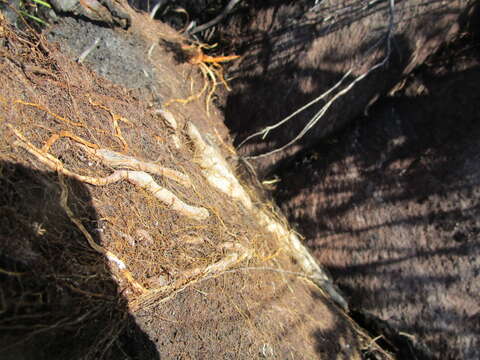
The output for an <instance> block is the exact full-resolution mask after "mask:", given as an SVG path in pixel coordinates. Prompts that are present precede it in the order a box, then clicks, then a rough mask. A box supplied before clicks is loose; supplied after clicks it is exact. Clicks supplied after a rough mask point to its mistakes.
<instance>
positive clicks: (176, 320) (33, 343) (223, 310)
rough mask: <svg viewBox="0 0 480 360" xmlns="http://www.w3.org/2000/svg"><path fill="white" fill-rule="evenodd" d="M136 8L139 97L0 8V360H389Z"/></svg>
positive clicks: (196, 76)
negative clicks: (252, 182)
mask: <svg viewBox="0 0 480 360" xmlns="http://www.w3.org/2000/svg"><path fill="white" fill-rule="evenodd" d="M129 14H130V16H131V18H132V26H131V29H130V30H129V31H128V32H124V30H120V29H119V30H115V31H118V34H122V35H120V36H119V37H118V38H120V37H122V36H124V37H125V38H128V39H129V41H131V42H132V43H135V44H136V43H138V44H143V45H142V46H143V51H144V54H146V55H145V58H146V59H147V60H148V62H149V64H150V66H151V67H149V69H148V70H146V71H147V74H151V75H152V76H151V78H153V79H155V81H152V83H153V84H154V85H155V86H156V90H155V91H152V92H150V93H149V94H150V95H149V96H150V97H147V96H146V97H143V96H142V91H141V90H138V89H137V90H127V89H126V88H125V87H122V86H120V85H115V84H113V83H111V82H109V81H108V80H106V79H104V78H102V77H100V76H99V75H98V74H96V73H94V72H93V71H92V70H90V69H89V68H87V67H86V66H83V65H80V64H78V63H76V62H75V61H73V60H72V59H71V58H69V57H68V56H66V55H64V54H63V53H62V52H61V51H60V50H59V47H58V46H57V45H52V44H51V43H49V42H47V41H46V40H45V39H44V38H42V37H38V36H37V35H35V34H34V33H33V32H31V31H29V30H28V29H27V30H26V31H24V32H16V31H14V30H13V29H11V28H10V26H9V25H8V24H7V23H6V22H5V21H4V20H3V18H2V19H0V45H1V46H0V51H1V57H0V67H1V72H0V78H1V82H2V85H3V86H2V88H1V90H0V109H1V110H0V127H1V132H0V161H1V163H0V164H1V167H0V182H1V186H2V190H3V191H2V194H1V197H0V200H1V202H0V214H1V217H0V219H1V220H0V221H1V222H0V226H1V227H0V237H1V240H2V247H1V248H0V281H1V285H2V286H1V294H0V295H1V305H2V307H1V313H0V332H1V336H0V339H1V340H0V351H1V354H2V357H3V358H11V359H47V358H48V359H52V358H56V359H65V358H70V359H77V358H82V359H89V358H91V359H100V358H132V359H156V358H161V357H165V358H248V359H250V358H258V357H262V358H279V357H280V358H287V357H290V356H291V357H294V358H325V359H331V358H337V359H360V358H361V357H362V354H366V355H365V356H376V358H391V357H390V356H389V355H388V354H387V353H385V352H383V351H381V349H379V348H378V346H377V345H376V343H375V341H373V340H372V339H371V338H369V336H368V335H367V334H365V333H364V332H363V331H362V330H361V329H360V328H359V327H357V326H356V325H355V324H354V323H353V322H352V320H351V319H350V318H349V317H348V316H347V315H346V314H345V313H344V312H343V311H342V310H341V309H340V308H339V307H338V306H336V305H335V304H334V301H331V300H330V299H331V296H332V295H333V296H334V297H333V300H335V301H336V302H338V303H340V304H342V303H341V301H340V300H339V299H338V298H335V289H334V286H333V284H331V280H330V279H329V277H328V276H327V275H326V274H325V273H324V272H323V271H322V269H321V268H320V267H319V265H318V264H317V263H315V261H314V260H313V259H312V258H311V256H310V255H309V254H308V252H306V251H305V249H304V248H303V246H302V245H301V243H300V240H299V238H298V235H297V234H296V233H295V232H293V231H291V230H290V229H289V228H288V226H287V225H286V223H285V221H284V220H283V218H282V217H281V215H280V214H278V213H277V212H276V210H275V207H274V206H273V205H271V204H268V203H266V202H265V201H262V202H261V201H259V199H260V197H259V196H258V193H257V191H256V190H255V188H254V187H253V186H248V185H246V184H245V183H244V182H240V181H239V180H238V177H237V176H236V175H235V172H233V171H232V166H231V165H230V164H229V163H228V162H227V161H226V160H225V158H226V154H228V155H230V156H235V152H234V150H233V149H232V148H231V146H230V145H229V142H228V139H227V137H226V133H227V132H226V129H225V128H224V127H223V125H222V122H221V119H220V118H219V117H218V110H216V109H213V108H212V109H211V111H210V114H208V113H207V109H206V100H208V99H209V97H208V94H209V93H208V92H206V91H202V89H206V87H205V86H206V85H204V81H203V79H202V73H201V72H199V70H198V67H199V65H191V64H177V63H176V62H175V61H174V59H173V55H172V54H171V53H168V51H167V49H166V48H165V47H162V46H161V44H162V42H160V40H159V39H158V37H160V38H162V37H163V40H165V39H166V40H168V41H169V42H175V41H178V42H179V43H180V44H181V42H182V41H183V40H182V39H181V38H179V36H178V34H176V33H174V32H173V31H171V30H169V29H167V28H166V27H164V26H162V25H160V24H158V25H154V24H153V23H149V22H148V20H147V17H146V16H145V15H142V14H139V13H134V12H132V11H129ZM0 15H1V13H0ZM68 21H72V20H68ZM75 21H77V22H78V24H82V23H81V21H82V20H80V19H77V20H75ZM139 24H142V26H140V25H139ZM60 26H61V25H60ZM89 26H90V25H89ZM109 31H110V30H109ZM64 33H65V32H64V31H63V30H62V31H59V32H58V33H57V34H64ZM118 34H117V35H118ZM118 41H120V40H118ZM116 43H117V44H118V42H116ZM64 44H65V43H64ZM152 45H153V46H152ZM149 50H150V51H149ZM64 51H65V52H66V51H67V50H66V49H65V48H64ZM75 57H76V56H75ZM137 58H138V57H137ZM134 61H136V60H134ZM152 64H154V65H152ZM149 76H150V75H149ZM189 76H190V78H189ZM187 79H188V80H187ZM207 86H208V83H207ZM209 91H211V90H209ZM156 92H158V94H161V96H160V97H159V98H161V99H162V103H163V104H162V105H163V106H161V107H159V106H157V105H159V102H158V99H155V97H154V94H155V93H156ZM198 94H200V95H198ZM165 99H168V100H170V101H168V100H166V101H165ZM167 104H170V106H168V108H167V106H166V105H167ZM322 289H323V290H322Z"/></svg>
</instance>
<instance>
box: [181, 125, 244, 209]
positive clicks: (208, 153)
mask: <svg viewBox="0 0 480 360" xmlns="http://www.w3.org/2000/svg"><path fill="white" fill-rule="evenodd" d="M187 134H188V137H189V138H190V139H191V140H192V142H193V145H194V148H195V153H196V155H197V157H196V159H195V160H196V162H198V164H199V165H200V166H201V168H202V174H203V176H204V177H205V178H206V179H207V181H208V182H209V184H210V185H212V186H213V187H215V188H217V189H218V190H220V191H221V192H223V193H224V194H226V195H228V196H230V197H232V198H234V199H235V200H238V201H240V202H241V203H242V204H243V206H245V208H247V209H251V208H252V201H251V199H250V196H249V195H248V194H247V192H246V191H245V189H244V188H243V187H242V185H240V183H239V182H238V179H237V177H236V176H235V175H234V174H233V172H232V170H231V169H230V166H229V165H228V163H227V162H226V161H225V159H224V157H223V156H222V154H220V152H219V151H218V150H217V149H215V148H214V147H213V146H211V145H208V144H207V143H206V142H205V140H204V139H203V138H202V136H201V135H200V132H199V131H198V129H197V127H196V126H195V125H193V124H192V123H191V122H189V123H188V124H187Z"/></svg>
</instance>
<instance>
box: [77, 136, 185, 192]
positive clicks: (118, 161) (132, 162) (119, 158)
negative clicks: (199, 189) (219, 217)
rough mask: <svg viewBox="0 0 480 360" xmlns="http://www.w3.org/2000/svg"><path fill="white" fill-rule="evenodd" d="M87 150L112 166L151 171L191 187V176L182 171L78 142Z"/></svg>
mask: <svg viewBox="0 0 480 360" xmlns="http://www.w3.org/2000/svg"><path fill="white" fill-rule="evenodd" d="M78 146H80V147H81V148H82V149H83V150H84V151H85V152H87V153H89V154H90V155H92V156H94V157H96V158H98V159H99V160H100V161H101V162H102V163H103V164H105V165H108V166H112V167H114V168H128V169H132V170H139V171H145V172H149V173H151V174H155V175H159V176H164V177H166V178H168V179H171V180H174V181H176V182H177V183H179V184H182V185H183V186H185V187H191V186H192V182H191V180H190V178H189V177H188V176H187V175H185V174H183V173H181V172H180V171H177V170H173V169H169V168H166V167H163V166H160V165H158V164H156V163H153V162H149V161H142V160H138V159H137V158H134V157H133V156H128V155H123V154H120V153H118V152H116V151H112V150H108V149H91V148H89V147H87V146H85V145H82V144H78Z"/></svg>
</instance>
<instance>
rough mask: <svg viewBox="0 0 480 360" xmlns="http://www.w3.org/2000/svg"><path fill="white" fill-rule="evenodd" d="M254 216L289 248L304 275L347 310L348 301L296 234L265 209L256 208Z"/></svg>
mask: <svg viewBox="0 0 480 360" xmlns="http://www.w3.org/2000/svg"><path fill="white" fill-rule="evenodd" d="M256 216H257V219H258V222H259V224H260V225H262V226H265V228H266V229H267V230H268V231H269V232H271V233H272V234H275V235H276V237H277V238H278V239H279V240H280V241H281V242H282V243H284V244H285V245H286V246H288V248H290V250H291V252H290V254H291V256H292V257H293V259H295V261H296V262H297V263H298V265H300V267H301V268H302V270H303V271H304V272H305V275H306V277H308V278H309V279H310V280H312V281H313V282H314V283H315V284H316V285H317V286H318V287H320V288H321V289H323V290H324V291H325V292H327V293H328V294H329V295H330V296H331V297H332V299H333V300H334V301H335V302H336V303H337V304H338V305H340V306H341V307H342V308H343V309H345V310H348V303H347V302H346V300H345V299H344V298H343V296H342V295H341V294H340V292H339V291H338V290H337V289H336V287H335V285H333V282H332V279H331V278H330V276H329V275H328V274H327V273H326V272H325V270H323V269H322V267H321V266H320V264H318V262H317V261H316V260H315V258H314V257H313V256H312V254H310V251H308V249H307V248H306V247H305V246H304V245H303V244H302V242H301V240H300V239H299V237H298V235H297V234H295V233H294V232H293V231H289V230H288V229H287V227H286V226H285V225H283V224H282V223H280V222H278V221H276V220H275V219H273V218H272V217H271V216H270V215H269V214H267V213H266V212H265V211H262V210H257V211H256Z"/></svg>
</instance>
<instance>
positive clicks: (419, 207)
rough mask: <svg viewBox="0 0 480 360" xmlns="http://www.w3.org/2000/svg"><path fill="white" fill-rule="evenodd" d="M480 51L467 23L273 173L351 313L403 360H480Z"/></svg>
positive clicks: (280, 195) (285, 204)
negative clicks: (365, 108) (360, 113)
mask: <svg viewBox="0 0 480 360" xmlns="http://www.w3.org/2000/svg"><path fill="white" fill-rule="evenodd" d="M472 29H476V27H473V28H472ZM479 49H480V47H479V42H478V37H476V36H475V33H474V32H472V31H468V30H467V31H466V32H464V36H463V37H462V38H461V39H459V40H457V41H456V42H454V43H450V44H448V45H447V46H444V47H443V48H442V49H441V50H440V51H439V52H438V53H437V54H436V55H435V56H433V57H431V58H430V59H429V60H428V61H427V63H426V64H425V65H424V66H422V67H420V68H419V69H418V70H416V71H415V72H414V73H413V74H412V75H411V76H410V77H408V78H407V79H405V81H404V82H403V83H402V84H400V85H399V86H398V87H397V88H396V89H395V90H394V91H392V93H391V94H390V95H389V96H387V97H384V98H381V99H379V100H378V102H377V103H375V104H374V105H373V106H372V108H371V109H370V111H369V114H368V116H365V117H361V118H358V119H357V120H356V121H354V123H353V124H351V125H350V126H349V127H348V128H347V129H346V130H344V131H342V132H339V133H337V134H335V135H334V136H332V137H329V138H327V139H325V140H324V141H322V143H321V144H319V145H318V146H316V147H315V148H314V149H312V150H311V151H308V152H304V153H303V154H301V155H300V156H298V157H297V158H296V159H295V160H294V161H292V162H291V163H290V164H289V166H287V167H285V168H283V169H282V171H280V172H278V173H277V174H276V175H277V176H278V177H279V178H280V179H281V182H280V183H279V184H278V185H277V186H278V187H277V190H276V192H275V194H276V199H277V201H278V203H279V204H281V207H282V209H283V210H284V211H285V213H287V214H288V217H289V220H290V221H291V222H292V223H293V224H295V225H296V226H297V228H298V229H299V231H301V232H302V233H303V234H305V236H306V238H307V239H309V240H308V244H309V246H310V248H311V249H312V250H313V251H314V252H315V254H316V256H317V258H318V259H319V260H320V261H321V263H323V264H325V265H326V266H327V267H328V269H329V270H330V271H331V272H332V274H333V276H334V278H335V279H336V280H337V281H338V283H339V285H340V287H341V289H342V290H343V291H344V292H345V293H346V294H348V296H349V299H350V301H351V303H352V305H353V306H354V307H355V308H356V309H357V310H358V313H357V314H356V315H355V316H354V317H355V318H356V319H357V320H358V321H360V322H361V323H362V324H363V325H364V326H366V327H368V328H369V329H370V330H371V331H372V333H374V334H378V335H384V336H385V334H387V336H388V333H391V338H390V341H391V343H393V344H394V346H396V347H397V348H398V347H399V348H400V349H402V348H403V351H401V352H400V358H417V359H432V358H434V359H440V358H441V359H478V358H479V357H480V353H479V349H480V343H479V337H478V334H479V333H480V322H479V319H480V306H479V302H478V293H479V291H480V288H479V280H480V271H479V269H480V261H479V256H478V255H479V251H480V242H479V237H478V234H479V231H480V222H479V218H480V217H479V216H480V209H479V206H478V199H479V195H480V168H479V166H478V160H479V158H478V154H479V151H480V148H479V145H478V139H479V136H480V127H479V124H480V122H479V113H480V112H479V105H478V104H479V103H480V97H479V96H480V95H479V94H480V87H479V86H480V85H479V84H480V52H479ZM386 329H390V330H386ZM392 329H393V330H394V331H393V332H392V331H391V330H392ZM407 340H408V341H407ZM406 343H407V344H406Z"/></svg>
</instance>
